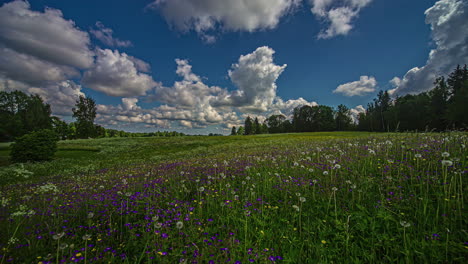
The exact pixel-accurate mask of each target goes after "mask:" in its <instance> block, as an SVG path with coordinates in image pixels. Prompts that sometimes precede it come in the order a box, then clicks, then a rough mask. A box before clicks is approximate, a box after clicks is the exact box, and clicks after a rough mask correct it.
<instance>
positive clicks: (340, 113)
mask: <svg viewBox="0 0 468 264" xmlns="http://www.w3.org/2000/svg"><path fill="white" fill-rule="evenodd" d="M351 122H352V120H351V117H350V112H349V108H348V107H346V106H345V105H343V104H340V105H339V106H338V110H337V111H336V117H335V123H336V130H337V131H344V130H348V129H349V127H350V126H351Z"/></svg>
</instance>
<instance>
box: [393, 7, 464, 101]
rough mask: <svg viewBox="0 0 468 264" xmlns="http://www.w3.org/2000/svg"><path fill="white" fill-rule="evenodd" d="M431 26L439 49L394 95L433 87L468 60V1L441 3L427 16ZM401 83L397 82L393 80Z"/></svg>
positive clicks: (428, 12) (414, 70)
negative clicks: (435, 82)
mask: <svg viewBox="0 0 468 264" xmlns="http://www.w3.org/2000/svg"><path fill="white" fill-rule="evenodd" d="M424 14H425V15H426V24H430V25H431V30H432V33H431V36H432V39H433V42H434V44H435V48H434V49H432V50H431V52H430V53H429V58H428V60H427V61H426V65H424V66H422V67H414V68H412V69H410V70H409V71H408V72H407V73H406V74H405V76H404V77H403V78H401V79H399V78H398V81H397V82H395V81H393V82H392V83H393V84H394V86H395V87H396V88H395V90H394V91H393V94H394V95H395V94H398V95H405V94H415V93H420V92H424V91H427V90H430V89H432V88H433V82H434V80H435V78H436V77H437V76H440V75H446V74H448V73H450V72H451V71H452V70H453V69H454V68H455V67H456V66H457V64H461V65H463V64H465V63H466V62H467V61H468V27H467V22H466V21H468V2H466V1H464V0H441V1H438V2H436V3H435V4H434V6H432V7H431V8H429V9H427V10H426V12H425V13H424ZM393 80H397V79H395V78H394V79H393Z"/></svg>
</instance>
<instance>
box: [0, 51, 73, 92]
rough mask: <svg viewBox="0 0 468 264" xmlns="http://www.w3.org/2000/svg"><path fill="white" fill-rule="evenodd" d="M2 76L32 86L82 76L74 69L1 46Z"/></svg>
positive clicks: (0, 68) (0, 70)
mask: <svg viewBox="0 0 468 264" xmlns="http://www.w3.org/2000/svg"><path fill="white" fill-rule="evenodd" d="M0 74H1V75H3V76H4V77H5V78H9V79H13V80H19V81H21V82H25V83H28V84H31V85H41V84H43V83H45V82H47V83H48V82H57V81H63V80H67V79H69V78H72V77H77V76H79V75H80V74H79V72H78V71H77V70H76V69H75V68H73V67H69V66H64V65H57V64H55V63H52V62H49V61H45V60H41V59H39V58H37V57H34V56H31V55H29V54H24V53H19V52H16V51H15V50H12V49H10V48H7V47H5V46H2V45H1V44H0Z"/></svg>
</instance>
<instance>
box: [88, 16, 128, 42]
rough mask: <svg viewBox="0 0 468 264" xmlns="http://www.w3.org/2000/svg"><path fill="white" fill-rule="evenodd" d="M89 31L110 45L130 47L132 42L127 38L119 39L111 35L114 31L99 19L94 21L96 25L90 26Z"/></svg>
mask: <svg viewBox="0 0 468 264" xmlns="http://www.w3.org/2000/svg"><path fill="white" fill-rule="evenodd" d="M89 32H91V34H93V36H94V37H95V38H97V39H98V40H99V41H101V42H102V43H104V44H105V45H107V46H110V47H130V46H132V42H131V41H129V40H120V39H118V38H114V37H113V36H112V35H113V34H114V31H113V30H112V29H110V28H107V27H105V26H104V24H102V22H101V21H98V22H96V27H95V28H92V29H91V30H90V31H89Z"/></svg>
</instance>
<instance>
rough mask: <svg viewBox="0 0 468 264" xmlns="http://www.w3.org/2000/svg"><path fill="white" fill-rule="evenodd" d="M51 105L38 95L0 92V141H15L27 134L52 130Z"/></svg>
mask: <svg viewBox="0 0 468 264" xmlns="http://www.w3.org/2000/svg"><path fill="white" fill-rule="evenodd" d="M50 114H51V110H50V105H48V104H45V103H44V102H43V101H42V98H41V97H39V96H38V95H30V96H28V95H27V94H25V93H23V92H21V91H13V92H5V91H2V92H0V140H2V141H5V140H13V139H14V138H16V137H19V136H22V135H25V134H26V133H29V132H32V131H37V130H41V129H50V128H52V118H51V116H50Z"/></svg>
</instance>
